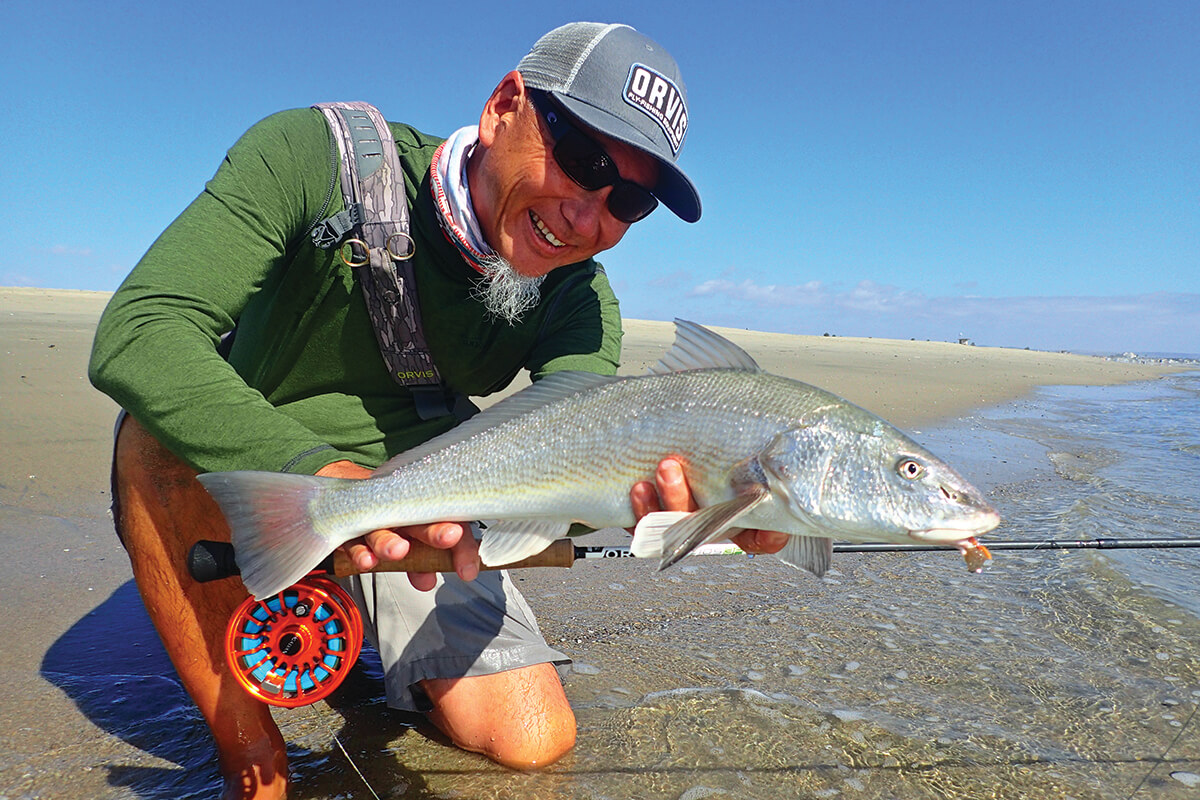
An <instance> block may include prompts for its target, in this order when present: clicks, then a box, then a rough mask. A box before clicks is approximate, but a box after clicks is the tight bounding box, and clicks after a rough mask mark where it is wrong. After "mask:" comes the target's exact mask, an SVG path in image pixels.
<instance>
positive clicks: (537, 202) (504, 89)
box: [467, 72, 658, 276]
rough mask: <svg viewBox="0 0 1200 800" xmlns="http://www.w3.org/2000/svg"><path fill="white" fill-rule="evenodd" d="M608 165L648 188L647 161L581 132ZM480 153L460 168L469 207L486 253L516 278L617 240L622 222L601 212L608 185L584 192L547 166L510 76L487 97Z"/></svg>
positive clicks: (517, 80) (547, 141)
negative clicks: (608, 160)
mask: <svg viewBox="0 0 1200 800" xmlns="http://www.w3.org/2000/svg"><path fill="white" fill-rule="evenodd" d="M586 133H587V134H588V135H589V136H591V137H592V138H594V139H595V140H596V141H597V142H598V143H599V144H600V145H601V146H602V147H603V148H604V149H605V151H607V153H608V155H609V156H610V157H611V158H612V160H613V162H614V163H616V165H617V169H618V170H619V171H620V173H621V176H622V177H623V178H625V179H626V180H629V181H633V182H634V183H637V184H639V185H641V186H644V187H651V186H654V185H655V183H656V180H657V177H658V165H657V164H656V162H655V161H654V159H653V158H651V157H650V156H648V155H646V154H645V153H643V152H641V151H639V150H637V149H635V148H633V147H630V146H628V145H626V144H623V143H621V142H618V141H616V140H614V139H610V138H609V137H607V136H604V135H603V134H600V133H597V132H595V131H591V130H587V131H586ZM479 142H480V145H481V147H480V152H477V153H476V154H475V155H473V156H472V158H471V163H470V164H469V165H468V167H467V174H468V180H469V182H470V188H471V201H472V203H473V204H474V206H475V213H476V216H477V217H478V219H479V223H480V227H481V228H482V230H483V235H484V238H486V239H487V242H488V244H489V245H491V247H492V249H493V250H495V251H496V253H497V255H499V256H500V257H501V258H504V259H506V260H508V261H509V262H510V263H511V264H512V265H513V267H514V268H515V269H516V270H517V271H518V272H519V273H520V274H522V275H526V276H539V275H545V274H546V273H548V272H550V270H552V269H554V268H556V267H561V266H564V265H566V264H574V263H575V262H577V261H582V260H584V259H587V258H590V257H592V256H594V255H596V254H597V253H599V252H601V251H602V250H607V249H608V248H610V247H612V246H614V245H615V244H616V243H617V242H619V241H621V237H622V236H624V235H625V231H626V230H628V229H629V223H627V222H621V221H620V220H618V219H617V218H616V217H614V216H613V215H612V213H611V212H610V211H609V209H608V195H609V193H610V192H611V191H612V187H610V186H606V187H604V188H602V189H598V190H596V191H588V190H586V189H584V188H583V187H581V186H579V184H577V183H575V182H574V181H573V180H571V179H570V178H569V177H567V175H566V174H565V173H564V172H563V171H562V168H561V167H559V165H558V162H557V161H555V160H554V154H553V152H552V151H553V146H554V142H553V139H551V137H550V133H549V130H548V129H547V128H546V125H545V121H544V120H542V119H541V116H540V115H539V114H538V113H537V111H536V110H534V108H533V106H532V104H531V103H530V102H529V99H528V97H527V96H526V95H525V93H524V84H523V81H522V80H521V77H520V74H519V73H516V72H510V73H509V74H508V75H506V76H505V78H504V80H503V81H501V83H500V85H499V86H498V87H497V88H496V91H495V92H493V94H492V97H491V98H489V100H488V104H487V106H486V107H485V108H484V112H483V115H482V117H481V119H480V125H479Z"/></svg>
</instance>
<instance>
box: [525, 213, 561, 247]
mask: <svg viewBox="0 0 1200 800" xmlns="http://www.w3.org/2000/svg"><path fill="white" fill-rule="evenodd" d="M529 220H530V221H531V222H532V223H533V227H535V228H537V230H538V233H540V234H541V235H542V238H544V239H545V240H546V241H547V242H549V243H550V244H551V246H553V247H566V246H567V245H566V242H563V241H560V240H559V238H558V237H557V236H555V235H554V234H553V233H551V232H550V228H548V227H547V226H546V223H545V222H542V218H541V217H539V216H538V215H537V214H535V213H533V211H530V212H529Z"/></svg>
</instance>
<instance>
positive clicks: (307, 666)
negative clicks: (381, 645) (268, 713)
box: [225, 575, 363, 708]
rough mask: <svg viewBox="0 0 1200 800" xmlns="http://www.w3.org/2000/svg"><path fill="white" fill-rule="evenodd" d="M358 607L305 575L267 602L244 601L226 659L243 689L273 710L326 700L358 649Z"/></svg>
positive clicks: (229, 634) (230, 631)
mask: <svg viewBox="0 0 1200 800" xmlns="http://www.w3.org/2000/svg"><path fill="white" fill-rule="evenodd" d="M362 638H363V625H362V617H361V616H360V615H359V612H358V607H357V606H355V605H354V601H353V600H351V599H350V595H348V594H346V592H345V590H344V589H342V587H340V586H338V585H337V584H336V583H334V582H333V581H332V580H330V579H329V578H323V577H321V576H319V575H309V576H307V577H304V578H302V579H301V580H300V581H299V582H298V583H296V584H295V585H293V586H289V587H288V588H287V589H284V590H283V591H282V592H280V593H279V594H277V595H274V596H273V597H269V598H267V599H266V600H255V599H254V598H253V597H249V598H247V599H246V601H245V602H244V603H242V604H241V605H240V606H238V608H237V610H236V611H234V613H233V616H232V617H231V618H230V620H229V625H228V627H227V628H226V633H225V660H226V662H227V663H228V664H229V669H230V671H232V672H233V675H234V677H235V678H237V681H238V683H239V684H241V686H242V688H244V689H245V690H246V691H247V692H249V693H250V694H251V695H253V696H254V697H257V698H258V699H259V700H262V701H263V702H265V703H270V704H271V705H273V706H283V707H285V708H296V707H297V706H305V705H308V704H310V703H315V702H316V701H318V700H320V699H322V698H324V697H327V696H328V695H329V694H330V693H332V692H333V690H334V689H336V688H337V687H338V685H339V684H341V682H342V680H343V679H344V678H345V677H346V674H347V673H348V672H349V671H350V667H351V666H353V665H354V662H355V661H357V660H358V654H359V651H360V650H361V649H362Z"/></svg>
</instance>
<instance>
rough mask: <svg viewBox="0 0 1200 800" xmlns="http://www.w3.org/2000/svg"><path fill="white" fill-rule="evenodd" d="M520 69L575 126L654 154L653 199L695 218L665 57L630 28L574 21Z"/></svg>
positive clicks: (679, 90) (673, 79)
mask: <svg viewBox="0 0 1200 800" xmlns="http://www.w3.org/2000/svg"><path fill="white" fill-rule="evenodd" d="M517 70H518V71H519V72H520V73H521V77H522V78H523V79H524V80H525V84H526V85H527V86H530V87H532V88H534V89H541V90H542V91H544V92H548V93H549V94H551V95H552V96H553V97H554V98H555V99H556V100H558V102H559V103H561V104H562V106H563V107H564V108H565V109H566V110H567V111H568V112H569V113H570V114H572V115H573V116H574V117H575V118H576V119H577V120H578V121H579V122H581V123H583V124H584V125H586V126H587V127H589V128H593V129H595V130H597V131H600V132H602V133H604V134H606V135H608V136H611V137H612V138H614V139H617V140H619V141H622V142H625V143H626V144H629V145H632V146H633V147H636V148H637V149H639V150H642V151H643V152H646V153H649V154H650V155H651V156H653V157H654V158H655V159H656V160H657V161H658V163H659V165H660V168H659V177H658V185H657V186H655V187H654V188H653V192H654V196H655V197H657V198H658V199H659V200H660V201H661V202H662V204H663V205H665V206H666V207H667V208H669V209H671V210H672V211H673V212H675V214H676V216H678V217H679V218H680V219H682V220H684V221H685V222H695V221H696V220H698V219H700V195H699V193H697V191H696V187H695V186H693V185H692V182H691V181H690V180H689V179H688V177H687V175H684V174H683V170H681V169H679V167H677V166H676V165H675V159H676V158H677V157H678V155H679V148H680V147H682V146H683V140H684V137H685V136H686V135H687V126H688V110H687V89H686V88H685V87H684V85H683V78H682V77H681V76H680V74H679V66H678V65H677V64H676V63H675V59H673V58H671V54H670V53H668V52H667V51H666V50H664V49H663V48H662V47H660V46H659V45H658V44H657V43H656V42H654V41H653V40H651V39H650V38H648V37H646V36H643V35H642V34H640V33H638V32H637V31H635V30H634V29H633V28H631V27H629V26H628V25H606V24H603V23H600V22H571V23H568V24H566V25H563V26H562V27H561V28H555V29H554V30H552V31H550V32H549V33H547V34H546V35H545V36H543V37H542V38H541V39H538V40H537V42H536V43H535V44H534V45H533V49H532V50H530V51H529V53H528V54H527V55H526V56H525V57H524V58H522V59H521V61H520V63H519V64H517Z"/></svg>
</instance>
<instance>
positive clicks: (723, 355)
mask: <svg viewBox="0 0 1200 800" xmlns="http://www.w3.org/2000/svg"><path fill="white" fill-rule="evenodd" d="M722 367H723V368H726V369H729V368H732V369H748V370H753V371H755V372H759V371H760V370H761V367H759V366H758V362H756V361H755V360H754V359H753V358H751V357H750V354H749V353H747V352H746V351H745V350H743V349H742V348H740V347H738V346H737V345H736V344H734V343H733V342H731V341H729V340H728V339H726V338H725V337H724V336H720V335H718V334H716V333H713V332H712V331H710V330H709V329H708V328H705V327H704V326H703V325H697V324H696V323H694V322H688V321H687V320H686V319H678V318H676V320H675V344H673V345H671V349H670V350H668V351H667V353H666V355H664V356H663V357H662V358H660V359H659V360H658V363H657V364H655V365H654V366H653V367H651V368H650V374H651V375H665V374H667V373H668V372H683V371H685V370H690V369H715V368H722Z"/></svg>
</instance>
